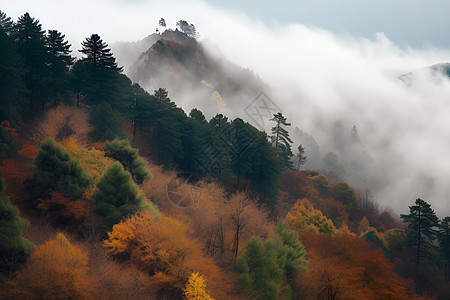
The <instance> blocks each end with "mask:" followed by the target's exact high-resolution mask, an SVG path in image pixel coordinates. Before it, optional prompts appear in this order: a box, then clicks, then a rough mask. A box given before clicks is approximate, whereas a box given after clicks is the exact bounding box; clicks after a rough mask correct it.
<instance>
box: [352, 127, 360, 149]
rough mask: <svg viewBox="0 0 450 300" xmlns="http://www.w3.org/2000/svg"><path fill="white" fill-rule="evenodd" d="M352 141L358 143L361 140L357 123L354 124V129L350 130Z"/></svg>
mask: <svg viewBox="0 0 450 300" xmlns="http://www.w3.org/2000/svg"><path fill="white" fill-rule="evenodd" d="M350 141H351V142H352V143H353V144H356V143H358V142H359V141H360V138H359V134H358V129H357V128H356V125H353V127H352V129H351V130H350Z"/></svg>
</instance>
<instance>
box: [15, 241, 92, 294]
mask: <svg viewBox="0 0 450 300" xmlns="http://www.w3.org/2000/svg"><path fill="white" fill-rule="evenodd" d="M88 264H89V258H88V254H87V253H85V252H84V251H83V250H81V249H80V248H79V247H78V246H76V245H73V244H72V243H70V242H69V240H68V239H67V238H66V237H65V236H64V235H63V234H62V233H58V234H57V235H56V238H55V239H52V240H50V241H48V242H46V243H45V244H43V245H41V246H39V248H38V249H36V250H35V251H34V252H33V253H32V255H31V259H30V262H29V263H28V264H27V265H26V266H25V268H23V269H22V270H20V271H19V272H18V274H17V277H16V278H15V279H14V281H12V282H11V283H10V286H9V288H10V290H9V291H8V292H9V296H10V297H11V299H13V298H14V299H33V300H34V299H36V300H38V299H97V296H96V295H97V286H98V281H97V279H96V278H93V277H92V276H90V275H89V267H88Z"/></svg>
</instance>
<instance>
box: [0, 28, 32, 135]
mask: <svg viewBox="0 0 450 300" xmlns="http://www.w3.org/2000/svg"><path fill="white" fill-rule="evenodd" d="M24 74H25V68H24V66H23V63H22V59H21V57H20V56H19V55H18V54H17V52H16V49H15V48H14V46H13V39H12V37H11V36H10V35H8V33H7V31H5V30H3V29H2V28H0V120H9V121H11V124H12V125H13V126H14V127H15V128H19V127H20V125H21V123H22V122H21V117H20V115H21V114H22V112H23V111H24V110H25V108H26V105H27V103H26V88H25V81H24V79H23V76H24Z"/></svg>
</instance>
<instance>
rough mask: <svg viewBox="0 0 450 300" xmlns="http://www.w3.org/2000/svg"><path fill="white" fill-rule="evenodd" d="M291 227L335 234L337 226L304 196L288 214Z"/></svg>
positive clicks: (287, 220) (287, 217)
mask: <svg viewBox="0 0 450 300" xmlns="http://www.w3.org/2000/svg"><path fill="white" fill-rule="evenodd" d="M286 222H287V223H288V224H289V227H290V228H292V229H295V230H306V231H310V232H322V233H327V234H334V233H335V232H336V228H335V227H334V224H333V222H332V221H331V220H329V219H328V218H327V217H325V216H324V215H323V214H322V212H321V211H320V210H318V209H315V208H314V206H313V205H312V204H311V202H310V201H309V200H308V199H306V198H304V199H302V200H298V201H297V202H296V203H295V204H294V206H293V207H292V208H291V210H290V211H289V213H288V214H287V215H286Z"/></svg>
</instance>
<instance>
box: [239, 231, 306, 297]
mask: <svg viewBox="0 0 450 300" xmlns="http://www.w3.org/2000/svg"><path fill="white" fill-rule="evenodd" d="M276 233H277V235H276V236H274V237H272V238H270V239H268V240H266V241H265V242H263V241H262V240H261V239H259V238H256V237H253V238H251V239H250V240H249V241H248V242H247V245H246V247H245V251H244V252H242V253H241V255H240V256H239V258H238V259H237V260H236V262H235V264H234V270H235V272H236V273H237V275H238V284H239V286H240V288H241V289H243V290H244V291H247V292H248V293H249V294H250V295H251V296H253V297H254V298H257V299H280V298H282V299H288V298H291V297H292V289H291V288H292V286H293V285H294V281H295V277H296V276H297V274H298V273H299V272H300V271H302V270H304V267H305V265H306V264H307V261H306V260H305V259H304V257H305V255H306V251H305V248H304V247H303V245H302V244H301V243H300V242H299V240H298V236H297V233H296V232H295V231H290V230H289V229H288V227H287V225H286V224H285V223H280V224H279V225H278V226H277V228H276ZM253 297H252V298H253Z"/></svg>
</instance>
